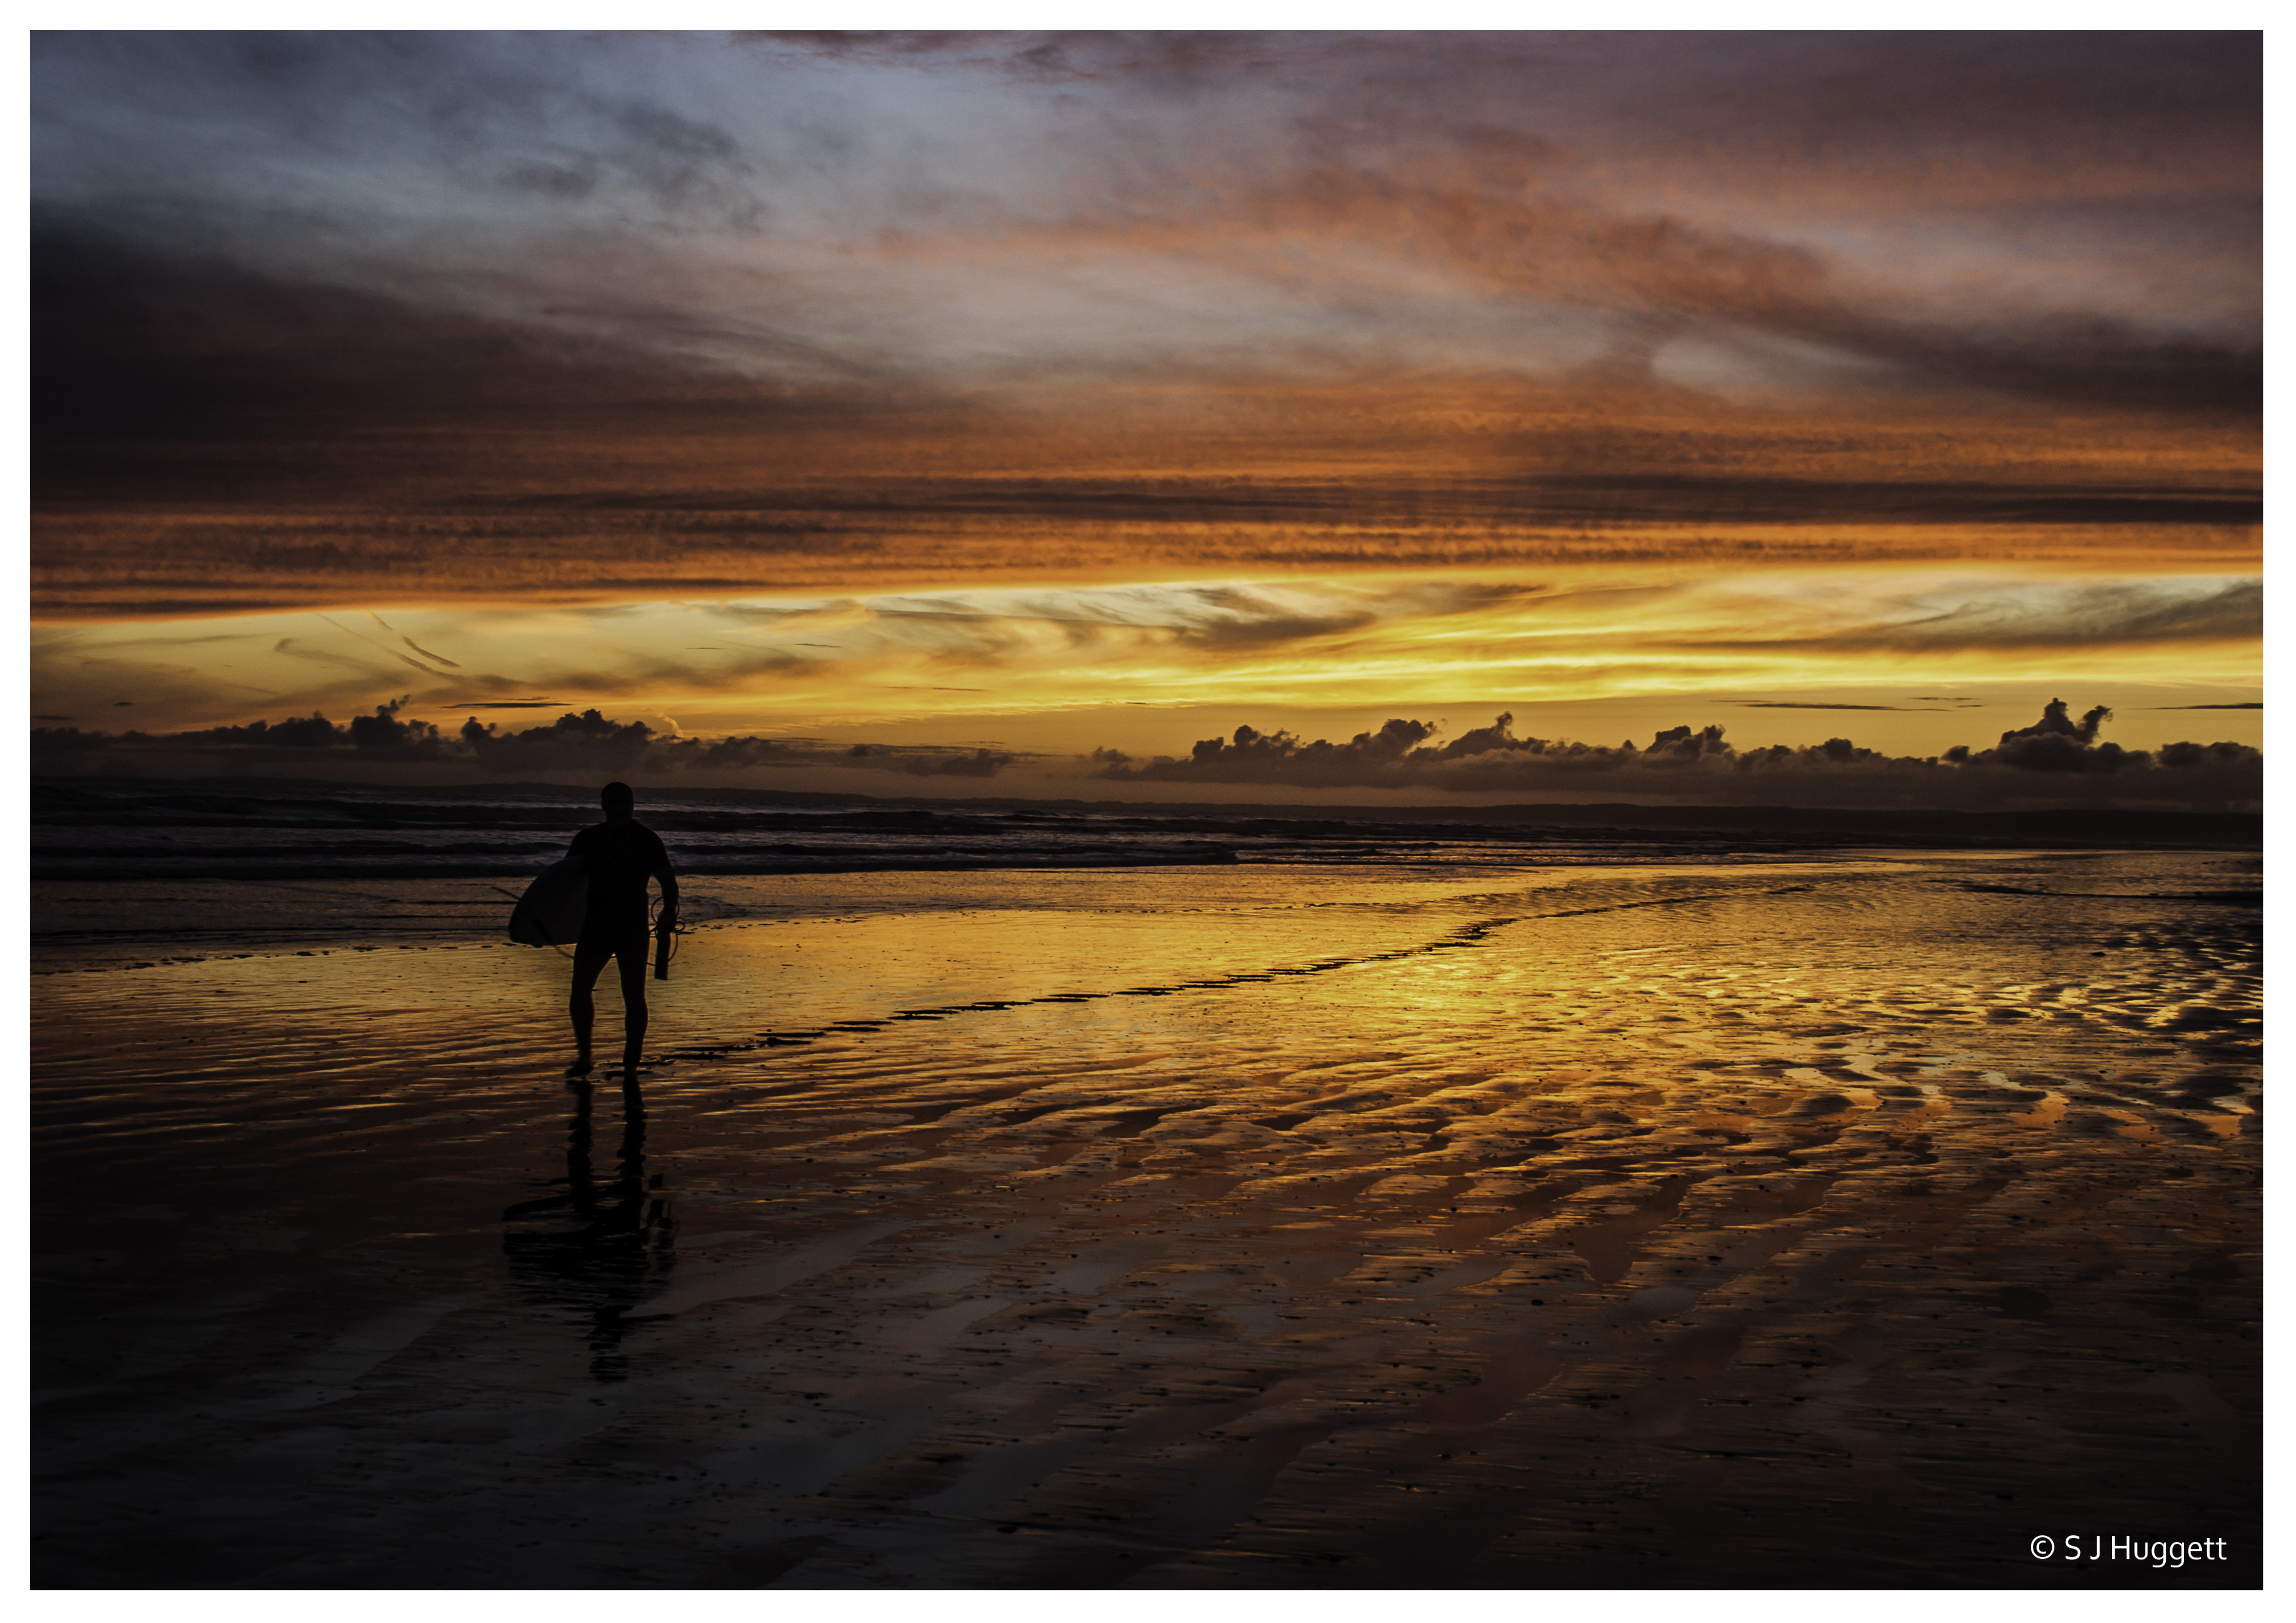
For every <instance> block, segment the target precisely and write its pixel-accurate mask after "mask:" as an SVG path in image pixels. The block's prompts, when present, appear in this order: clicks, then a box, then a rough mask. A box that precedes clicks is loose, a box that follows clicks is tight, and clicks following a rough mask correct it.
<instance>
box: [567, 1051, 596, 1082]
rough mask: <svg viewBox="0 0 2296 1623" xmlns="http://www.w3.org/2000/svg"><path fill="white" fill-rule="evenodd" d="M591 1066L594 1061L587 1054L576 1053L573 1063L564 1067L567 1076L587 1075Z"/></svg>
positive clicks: (592, 1066)
mask: <svg viewBox="0 0 2296 1623" xmlns="http://www.w3.org/2000/svg"><path fill="white" fill-rule="evenodd" d="M593 1068H594V1063H593V1061H592V1060H591V1059H590V1056H589V1055H588V1054H586V1053H584V1054H577V1055H575V1056H574V1063H573V1064H571V1065H570V1066H568V1067H566V1074H567V1075H569V1076H587V1075H589V1074H590V1072H591V1070H592V1069H593Z"/></svg>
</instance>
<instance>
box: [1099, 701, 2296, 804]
mask: <svg viewBox="0 0 2296 1623" xmlns="http://www.w3.org/2000/svg"><path fill="white" fill-rule="evenodd" d="M2111 718H2112V711H2111V710H2109V709H2107V708H2106V707H2104V706H2103V705H2101V704H2100V705H2098V706H2096V707H2095V708H2094V709H2092V710H2090V711H2089V712H2088V713H2087V714H2085V715H2083V716H2082V717H2081V718H2080V720H2079V721H2074V720H2073V719H2072V717H2071V712H2070V708H2069V706H2068V705H2067V704H2065V703H2064V702H2063V701H2062V700H2054V699H2053V700H2051V701H2050V703H2049V704H2048V705H2047V706H2046V708H2045V709H2044V711H2043V713H2042V715H2041V719H2040V720H2039V721H2036V722H2035V723H2034V724H2033V725H2031V726H2030V727H2023V728H2016V729H2011V730H2010V731H2008V732H2005V733H2003V734H2002V735H2001V737H2000V739H1999V741H1998V742H1997V743H1996V744H1995V745H1993V746H1990V747H1988V748H1980V749H1972V748H1970V747H1968V746H1956V747H1955V748H1953V749H1950V750H1948V751H1947V752H1945V754H1941V755H1933V756H1914V755H1889V754H1883V753H1882V752H1881V751H1878V750H1870V749H1864V748H1861V747H1859V746H1857V745H1856V744H1854V743H1852V742H1851V741H1850V740H1849V739H1848V738H1829V739H1827V740H1826V741H1825V743H1823V744H1814V745H1803V746H1788V745H1771V746H1766V747H1763V748H1759V749H1746V750H1742V749H1739V748H1738V747H1736V746H1734V745H1732V744H1730V743H1729V742H1728V741H1727V740H1726V738H1725V737H1724V736H1723V729H1721V728H1719V727H1706V728H1701V729H1692V728H1690V727H1687V726H1683V727H1675V728H1669V729H1666V730H1664V731H1661V732H1660V733H1658V734H1656V735H1655V736H1653V737H1652V739H1651V741H1650V742H1649V743H1648V744H1646V745H1637V744H1636V743H1635V742H1634V741H1633V740H1631V739H1628V740H1627V741H1625V742H1623V743H1621V744H1619V745H1616V746H1610V745H1601V744H1584V743H1578V742H1574V741H1570V740H1567V739H1546V738H1519V737H1515V735H1514V732H1513V720H1514V718H1513V716H1512V715H1505V714H1503V715H1501V716H1499V717H1498V718H1497V720H1496V721H1494V722H1492V724H1491V725H1490V726H1488V727H1479V728H1475V729H1471V730H1469V731H1467V732H1464V733H1462V734H1460V735H1459V736H1458V737H1456V738H1453V739H1450V740H1449V741H1448V742H1447V743H1440V744H1439V743H1435V742H1432V740H1434V739H1435V738H1436V737H1438V736H1439V733H1440V732H1441V730H1442V729H1440V728H1439V726H1437V725H1435V724H1434V723H1431V722H1427V721H1406V720H1403V719H1400V718H1398V719H1396V720H1393V721H1389V722H1388V723H1387V724H1386V725H1385V726H1383V727H1382V728H1380V729H1378V730H1377V731H1376V732H1363V733H1357V735H1356V736H1355V737H1353V738H1351V739H1349V740H1348V741H1347V742H1346V743H1344V744H1341V743H1334V742H1333V741H1331V740H1329V739H1323V738H1318V739H1316V740H1315V741H1314V742H1312V743H1310V742H1307V741H1304V740H1302V739H1301V738H1300V737H1298V736H1297V735H1296V734H1293V733H1289V732H1275V733H1263V732H1260V731H1259V730H1257V729H1253V728H1251V727H1249V726H1246V727H1239V728H1238V729H1236V730H1235V733H1234V737H1228V738H1206V739H1203V740H1201V742H1199V743H1198V744H1197V745H1196V746H1195V747H1194V749H1193V751H1191V752H1190V754H1188V755H1187V756H1186V757H1185V758H1177V757H1173V756H1169V755H1159V756H1156V757H1154V758H1152V759H1150V760H1144V761H1143V760H1137V759H1135V758H1134V757H1132V756H1130V755H1128V754H1125V753H1124V752H1122V751H1120V750H1113V749H1103V750H1098V751H1095V752H1094V754H1093V755H1092V756H1091V757H1090V760H1091V762H1092V763H1093V767H1094V775H1095V777H1099V778H1103V779H1115V780H1117V781H1119V782H1126V781H1129V782H1154V783H1202V784H1228V785H1233V784H1267V785H1269V786H1280V787H1290V788H1297V789H1318V790H1321V789H1335V788H1376V789H1415V788H1421V789H1439V790H1445V791H1448V792H1452V793H1468V792H1483V793H1488V792H1493V791H1497V792H1504V793H1516V794H1523V795H1541V794H1568V795H1573V796H1584V795H1603V797H1605V798H1611V797H1615V798H1618V799H1620V800H1627V801H1632V800H1657V801H1662V802H1681V803H1701V802H1710V803H1754V804H1761V803H1780V804H1818V805H1849V806H1858V805H1891V806H1942V807H1966V806H1983V805H1993V804H2004V805H2005V804H2021V803H2030V802H2033V801H2037V800H2067V799H2070V800H2074V801H2079V802H2080V803H2129V804H2144V805H2150V804H2172V805H2177V806H2189V807H2194V808H2223V807H2229V806H2236V805H2244V804H2249V803H2254V802H2256V801H2257V800H2258V799H2259V797H2260V796H2261V795H2262V793H2263V769H2264V757H2263V755H2262V754H2261V753H2260V752H2259V751H2257V750H2254V749H2251V748H2250V747H2249V746H2246V745H2242V744H2230V743H2217V744H2195V743H2190V742H2185V743H2177V744H2171V745H2169V746H2165V747H2164V748H2161V749H2159V750H2131V749H2124V748H2122V747H2121V746H2120V745H2118V744H2114V743H2112V742H2111V741H2109V740H2107V739H2105V738H2103V737H2101V736H2100V735H2101V732H2102V729H2103V725H2104V723H2105V722H2106V721H2109V720H2110V719H2111Z"/></svg>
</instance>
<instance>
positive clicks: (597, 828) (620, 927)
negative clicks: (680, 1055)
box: [571, 818, 676, 1065]
mask: <svg viewBox="0 0 2296 1623" xmlns="http://www.w3.org/2000/svg"><path fill="white" fill-rule="evenodd" d="M573 854H574V855H576V856H578V857H580V858H581V859H582V867H583V872H584V874H585V876H586V877H587V878H588V880H589V902H588V906H587V907H586V910H584V912H583V915H582V934H581V936H580V937H579V939H578V940H577V941H576V942H575V943H574V995H573V999H572V1003H571V1012H572V1014H573V1017H574V1036H575V1041H576V1042H578V1044H579V1045H580V1046H581V1047H582V1048H583V1049H585V1050H587V1049H588V1048H589V1046H590V1020H591V1013H592V1006H591V1001H590V989H591V987H593V986H594V985H597V981H598V976H599V973H600V971H602V970H603V969H604V968H605V967H606V960H608V959H610V958H611V959H612V960H615V968H616V969H617V970H618V971H619V974H620V976H621V983H622V1061H623V1063H624V1064H626V1065H635V1064H636V1063H637V1058H638V1050H640V1048H642V1047H643V1046H644V1042H645V1030H646V1001H645V977H646V948H647V944H648V943H647V934H646V881H647V880H648V879H649V878H659V879H660V880H661V882H662V893H663V896H664V898H665V900H667V899H668V897H669V896H672V895H674V894H676V879H674V878H673V877H671V874H670V867H669V853H668V851H667V850H665V849H664V848H663V846H662V843H661V836H659V835H657V834H656V833H654V831H653V830H652V829H651V828H647V827H646V826H645V825H644V823H641V822H639V821H638V820H636V819H635V818H633V819H630V820H627V821H625V822H621V823H612V822H605V823H593V824H592V825H591V826H590V827H589V828H585V829H583V830H582V832H581V833H579V834H578V835H576V836H574V849H573Z"/></svg>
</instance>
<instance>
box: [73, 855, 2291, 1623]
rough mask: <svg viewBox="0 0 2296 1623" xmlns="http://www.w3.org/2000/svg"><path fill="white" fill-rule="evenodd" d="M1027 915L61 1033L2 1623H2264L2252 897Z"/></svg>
mask: <svg viewBox="0 0 2296 1623" xmlns="http://www.w3.org/2000/svg"><path fill="white" fill-rule="evenodd" d="M1031 878H1034V877H1023V878H1021V879H1018V880H1016V881H1015V882H1016V883H1019V884H1023V885H1025V884H1027V883H1029V880H1030V879H1031ZM1045 878H1046V890H1045V893H1044V894H1045V896H1046V900H1047V902H1049V903H1051V905H1048V906H1047V907H1046V908H1044V909H1041V910H1033V911H1032V910H1016V909H1014V908H1013V907H1012V906H1011V905H1010V903H1011V902H1012V901H1013V895H1012V894H1009V893H1005V894H1001V897H1000V899H1001V905H998V906H995V907H991V906H988V905H983V906H981V907H980V908H977V909H974V910H947V911H942V912H938V913H932V912H920V913H913V914H908V915H905V916H904V915H896V914H890V913H885V912H881V911H877V912H873V911H870V910H867V909H865V908H860V907H857V908H856V910H854V911H853V912H852V913H851V914H849V915H848V916H845V917H844V918H842V919H840V918H813V919H800V920H795V921H780V922H775V921H758V920H750V921H746V922H729V923H726V924H724V925H720V926H717V927H709V928H705V929H703V930H702V931H701V932H700V933H698V934H696V935H693V936H692V937H690V938H688V941H687V943H686V950H685V955H684V957H683V958H682V959H681V960H680V964H679V967H678V971H677V974H676V976H675V977H674V978H673V980H672V981H671V983H670V984H668V985H666V986H657V987H656V988H655V992H656V1000H655V1015H654V1027H653V1037H654V1042H655V1047H656V1050H657V1051H658V1052H659V1053H660V1055H661V1056H662V1058H661V1060H660V1063H659V1064H657V1066H656V1067H655V1068H653V1069H652V1071H650V1072H649V1073H647V1074H646V1075H644V1076H643V1077H642V1078H641V1082H640V1086H639V1088H638V1089H637V1090H636V1091H635V1092H630V1093H625V1092H624V1091H623V1090H622V1089H621V1088H620V1087H619V1085H617V1083H615V1082H614V1080H613V1079H612V1078H611V1076H604V1075H603V1074H602V1078H601V1079H600V1080H599V1081H597V1082H596V1083H595V1084H594V1085H592V1086H587V1087H580V1088H570V1087H568V1086H567V1085H566V1084H565V1083H562V1081H561V1080H560V1079H559V1077H558V1075H557V1074H556V1067H557V1066H558V1065H559V1064H561V1063H562V1060H563V1058H564V1048H563V1037H562V1018H563V1017H562V1012H561V1011H562V998H563V984H564V969H565V966H564V965H563V963H562V962H560V961H558V960H554V959H553V958H551V957H550V956H549V955H547V954H544V953H538V952H525V951H523V950H519V949H509V948H504V949H496V950H490V951H485V952H479V951H471V950H468V949H463V950H457V951H442V950H433V951H429V952H395V951H392V952H380V953H351V952H338V953H333V954H331V955H325V956H312V957H291V956H290V957H276V956H274V957H260V958H253V959H247V960H214V961H209V962H204V963H197V964H177V965H172V966H165V967H160V968H152V969H146V970H138V971H132V972H112V973H105V974H67V975H55V976H45V977H44V978H42V979H41V980H39V981H38V982H37V984H36V989H35V994H34V1004H33V1009H34V1017H35V1022H36V1044H37V1070H36V1080H37V1083H38V1089H37V1132H36V1140H35V1142H36V1147H37V1167H38V1174H39V1189H38V1212H39V1224H40V1227H39V1241H38V1243H39V1248H40V1265H41V1275H40V1277H41V1280H42V1285H41V1295H40V1298H39V1306H38V1310H37V1311H38V1315H39V1320H38V1322H39V1323H40V1325H41V1351H42V1354H43V1356H44V1359H45V1369H44V1372H43V1377H42V1391H41V1394H40V1401H41V1406H40V1408H39V1410H38V1411H37V1413H39V1415H40V1416H41V1419H40V1421H39V1424H38V1443H39V1455H40V1466H41V1469H42V1471H43V1472H44V1486H43V1487H42V1489H41V1499H40V1506H41V1510H40V1516H41V1526H40V1529H39V1530H40V1532H41V1535H42V1539H41V1542H40V1543H39V1544H37V1545H36V1546H35V1548H36V1550H37V1551H38V1552H40V1555H39V1561H40V1564H41V1571H40V1573H39V1574H38V1576H37V1581H39V1582H42V1583H45V1584H51V1585H78V1586H87V1585H105V1586H110V1585H123V1584H124V1585H129V1586H134V1585H153V1586H160V1585H164V1586H252V1587H403V1586H416V1587H420V1586H476V1587H489V1586H503V1587H545V1588H546V1587H566V1586H608V1587H611V1586H671V1587H726V1586H762V1585H771V1584H780V1585H785V1586H798V1587H808V1586H811V1587H839V1586H922V1587H947V1586H1060V1587H1075V1586H1108V1585H1137V1586H1275V1587H1300V1586H1428V1587H1436V1586H1478V1587H1486V1586H1580V1585H1597V1586H1604V1585H1617V1586H1663V1585H1669V1584H1707V1585H1734V1584H1759V1585H1776V1586H1795V1585H1802V1584H1820V1583H1823V1584H1833V1585H1848V1586H1880V1585H1893V1586H1903V1585H1913V1586H1922V1585H1932V1584H1934V1585H1955V1586H1957V1585H1966V1584H1980V1585H1984V1586H2002V1585H2008V1586H2016V1585H2023V1584H2038V1585H2042V1586H2046V1587H2052V1588H2060V1587H2065V1586H2069V1585H2073V1586H2080V1585H2088V1584H2098V1585H2107V1586H2111V1585H2126V1584H2129V1583H2132V1582H2135V1581H2136V1578H2134V1577H2132V1575H2131V1574H2130V1573H2129V1572H2128V1571H2123V1570H2117V1569H2112V1568H2109V1567H2100V1568H2094V1569H2081V1570H2079V1571H2069V1570H2067V1569H2062V1567H2059V1568H2052V1569H2041V1568H2039V1567H2038V1566H2037V1563H2036V1562H2035V1561H2034V1560H2033V1558H2032V1556H2031V1555H2030V1553H2029V1550H2028V1541H2029V1540H2030V1538H2031V1537H2032V1536H2033V1535H2035V1534H2037V1533H2043V1532H2046V1533H2052V1534H2056V1535H2060V1536H2062V1534H2064V1533H2067V1532H2070V1531H2075V1530H2079V1531H2085V1532H2088V1531H2093V1532H2096V1533H2100V1534H2103V1535H2104V1536H2108V1537H2110V1536H2114V1535H2116V1534H2126V1535H2129V1536H2144V1537H2145V1538H2202V1537H2211V1536H2217V1537H2226V1538H2228V1539H2230V1540H2232V1549H2233V1551H2234V1552H2235V1554H2236V1555H2237V1557H2238V1559H2237V1561H2234V1562H2226V1563H2218V1564H2216V1565H2215V1566H2213V1567H2212V1568H2210V1567H2196V1568H2192V1569H2187V1570H2185V1572H2184V1573H2182V1574H2173V1573H2172V1574H2169V1575H2166V1576H2164V1575H2161V1574H2153V1573H2150V1572H2147V1573H2146V1574H2144V1581H2146V1582H2148V1583H2161V1582H2174V1583H2176V1584H2178V1585H2181V1586H2190V1585H2217V1584H2224V1583H2228V1582H2252V1581H2254V1575H2255V1573H2256V1571H2257V1570H2258V1569H2257V1568H2256V1567H2255V1565H2254V1564H2253V1563H2254V1561H2255V1552H2256V1548H2257V1545H2256V1539H2257V1537H2258V1529H2259V1520H2258V1505H2259V1500H2258V1494H2259V1487H2258V1482H2259V1444H2258V1438H2259V1433H2258V1423H2259V1422H2258V1416H2259V1405H2260V1389H2259V1358H2260V1347H2259V1321H2258V1312H2259V1264H2258V1248H2259V1245H2260V1235H2261V1230H2260V1218H2259V1213H2260V1196H2261V1190H2260V1172H2259V1169H2260V1166H2261V1160H2260V1157H2261V1140H2260V1135H2259V1116H2257V1115H2256V1114H2255V1112H2256V1109H2257V1108H2258V1105H2259V1088H2260V1082H2259V1071H2258V1068H2257V1058H2258V1055H2257V1042H2258V1030H2259V1019H2260V1003H2259V982H2258V978H2257V977H2258V957H2257V954H2258V949H2259V938H2258V934H2257V928H2256V924H2257V914H2256V913H2255V911H2254V910H2253V909H2252V908H2250V907H2244V906H2241V905H2238V904H2237V903H2236V902H2232V901H2229V900H2226V898H2225V897H2224V896H2223V895H2214V894H2211V893H2224V892H2232V891H2237V890H2238V889H2240V888H2241V887H2243V886H2250V887H2252V886H2253V884H2254V882H2255V881H2254V866H2253V864H2252V862H2250V861H2247V860H2245V859H2241V858H2237V857H2231V856H2226V855H2221V854H2214V855H2162V854H2154V855H2142V854H2136V855H2120V856H2103V857H2092V858H2086V859H2080V860H2073V861H2065V860H2051V859H2040V858H2036V859H2026V860H2019V859H1999V860H1996V861H1982V862H1973V861H1953V862H1945V861H1935V862H1919V861H1894V862H1887V861H1873V862H1863V863H1860V862H1840V863H1811V864H1803V865H1783V864H1782V865H1776V866H1773V867H1767V868H1762V869H1737V870H1731V869H1609V870H1578V871H1574V872H1567V873H1555V872H1549V873H1546V874H1524V875H1521V876H1515V877H1505V878H1501V879H1485V880H1479V881H1478V882H1476V883H1475V884H1472V885H1467V884H1459V883H1450V884H1433V883H1430V884H1425V885H1409V886H1395V885H1389V886H1382V885H1378V884H1374V883H1373V882H1372V881H1370V880H1369V879H1367V878H1365V876H1363V875H1362V874H1360V873H1345V872H1337V871H1333V872H1327V873H1317V872H1309V871H1304V870H1292V872H1290V873H1289V874H1267V873H1260V874H1252V873H1241V874H1239V873H1235V872H1233V871H1230V872H1226V873H1223V874H1217V875H1205V874H1197V873H1183V872H1169V871H1157V872H1152V873H1133V874H1125V875H1117V876H1075V875H1066V876H1058V877H1056V878H1055V877H1045ZM901 882H902V883H904V884H906V885H910V886H914V887H916V893H917V894H925V893H927V892H930V891H931V890H932V889H933V887H934V886H959V885H963V884H969V883H976V882H977V881H975V880H973V879H971V878H966V877H959V876H948V877H936V876H907V877H904V878H903V880H902V881H901ZM747 883H749V884H751V885H755V886H763V885H768V884H770V882H762V881H753V882H747ZM855 894H856V895H857V896H859V895H860V894H861V893H860V892H859V891H856V892H855ZM871 894H875V893H871ZM602 1001H603V1002H604V1003H605V1004H606V1007H605V1008H604V1009H602V1011H601V1012H602V1018H603V1020H604V1021H605V1022H606V1024H607V1026H609V1027H611V1025H612V1022H613V1017H614V1016H613V1009H612V1007H611V1003H612V999H611V993H602Z"/></svg>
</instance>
